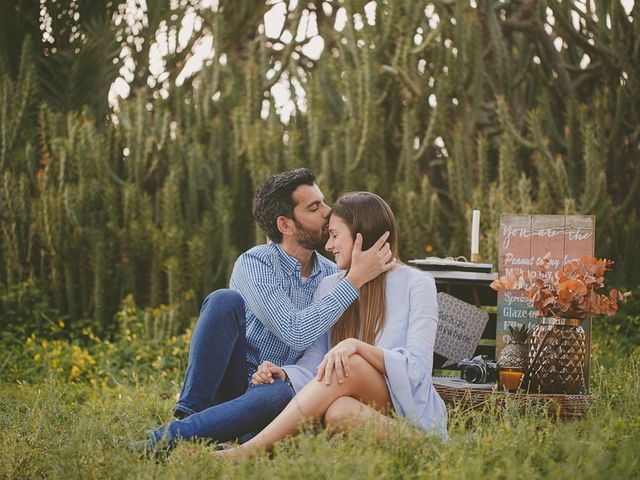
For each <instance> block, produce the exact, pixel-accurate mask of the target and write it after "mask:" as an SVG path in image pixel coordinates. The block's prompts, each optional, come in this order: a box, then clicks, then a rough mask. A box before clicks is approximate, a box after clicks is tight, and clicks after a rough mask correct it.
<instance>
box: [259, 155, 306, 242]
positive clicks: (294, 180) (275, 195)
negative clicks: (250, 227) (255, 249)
mask: <svg viewBox="0 0 640 480" xmlns="http://www.w3.org/2000/svg"><path fill="white" fill-rule="evenodd" d="M315 180H316V176H315V175H314V173H313V172H312V171H311V170H309V169H308V168H294V169H293V170H287V171H286V172H282V173H278V174H276V175H273V176H272V177H269V179H267V181H266V182H264V183H263V184H262V185H261V186H260V187H259V188H258V189H257V190H256V194H255V196H254V197H253V218H254V219H255V221H256V222H257V223H258V225H259V226H260V228H261V229H262V231H263V232H264V233H265V234H266V235H267V237H269V238H270V239H271V240H273V241H274V242H276V243H280V242H281V241H282V233H281V232H280V230H278V225H277V222H276V220H277V219H278V217H280V216H284V217H287V218H294V216H293V209H294V207H295V206H296V202H295V201H294V200H293V192H294V190H295V189H296V188H298V187H299V186H300V185H313V184H314V183H315Z"/></svg>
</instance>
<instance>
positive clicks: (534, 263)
mask: <svg viewBox="0 0 640 480" xmlns="http://www.w3.org/2000/svg"><path fill="white" fill-rule="evenodd" d="M595 223H596V220H595V217H594V216H584V215H501V216H500V246H499V259H498V271H499V274H500V276H503V275H508V274H509V272H511V271H513V272H514V273H515V274H516V275H519V274H522V273H526V272H534V273H539V270H540V266H541V265H542V262H543V258H544V256H545V255H546V254H547V253H551V265H552V266H553V267H554V271H555V270H558V269H561V268H562V267H563V266H564V265H566V264H567V263H569V262H571V261H572V260H576V259H579V258H580V257H582V256H584V255H593V254H594V249H595ZM537 322H538V318H537V316H536V314H535V312H534V310H533V308H532V307H530V306H529V305H528V304H527V297H526V294H525V293H524V291H521V290H502V291H500V292H498V310H497V325H496V358H497V357H498V355H499V354H500V351H501V350H502V349H503V348H504V346H505V345H506V344H507V342H508V341H509V339H510V337H509V328H508V327H509V326H517V325H521V324H523V323H531V324H536V323H537ZM582 326H583V328H584V330H585V333H586V337H587V361H586V362H585V380H586V382H587V388H588V386H589V380H588V379H589V353H590V351H591V320H588V319H587V320H584V321H583V322H582Z"/></svg>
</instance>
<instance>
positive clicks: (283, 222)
mask: <svg viewBox="0 0 640 480" xmlns="http://www.w3.org/2000/svg"><path fill="white" fill-rule="evenodd" d="M276 225H277V226H278V230H280V233H281V234H282V236H283V237H285V236H287V235H293V233H294V226H293V220H292V219H291V218H287V217H285V216H284V215H280V216H279V217H278V218H277V219H276Z"/></svg>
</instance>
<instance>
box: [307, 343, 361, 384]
mask: <svg viewBox="0 0 640 480" xmlns="http://www.w3.org/2000/svg"><path fill="white" fill-rule="evenodd" d="M358 342H359V340H356V339H355V338H347V339H345V340H343V341H341V342H340V343H338V344H337V345H336V346H335V347H333V348H332V349H331V350H329V351H328V352H327V354H326V355H325V356H324V358H323V359H322V362H321V363H320V365H318V373H317V374H316V380H317V381H319V382H321V381H322V379H323V378H324V383H325V385H331V380H332V376H333V373H334V371H335V374H336V378H337V379H338V383H342V382H344V378H345V377H348V376H349V357H350V356H351V355H353V354H355V353H357V351H358Z"/></svg>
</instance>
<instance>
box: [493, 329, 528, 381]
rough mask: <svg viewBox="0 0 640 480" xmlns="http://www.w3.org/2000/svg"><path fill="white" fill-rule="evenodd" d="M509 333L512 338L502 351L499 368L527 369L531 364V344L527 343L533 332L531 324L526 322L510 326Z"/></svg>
mask: <svg viewBox="0 0 640 480" xmlns="http://www.w3.org/2000/svg"><path fill="white" fill-rule="evenodd" d="M509 333H510V334H511V340H510V341H509V343H508V344H507V345H506V346H505V347H504V348H503V349H502V351H501V352H500V356H499V357H498V368H501V369H506V368H518V369H522V370H526V369H527V367H528V366H529V346H528V345H527V341H528V340H529V335H530V334H531V330H530V328H529V324H527V323H524V324H522V325H520V326H518V327H509Z"/></svg>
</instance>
